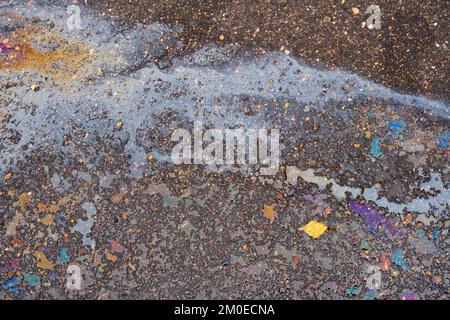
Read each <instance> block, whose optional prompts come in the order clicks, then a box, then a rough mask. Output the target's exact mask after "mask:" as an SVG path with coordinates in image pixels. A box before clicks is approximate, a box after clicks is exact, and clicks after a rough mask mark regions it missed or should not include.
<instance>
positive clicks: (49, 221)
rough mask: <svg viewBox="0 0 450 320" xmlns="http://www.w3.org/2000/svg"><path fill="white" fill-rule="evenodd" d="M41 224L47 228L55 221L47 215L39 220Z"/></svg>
mask: <svg viewBox="0 0 450 320" xmlns="http://www.w3.org/2000/svg"><path fill="white" fill-rule="evenodd" d="M41 223H42V224H44V225H46V226H49V225H51V224H54V223H55V221H54V220H53V217H52V215H50V214H48V215H46V216H45V217H44V218H42V219H41Z"/></svg>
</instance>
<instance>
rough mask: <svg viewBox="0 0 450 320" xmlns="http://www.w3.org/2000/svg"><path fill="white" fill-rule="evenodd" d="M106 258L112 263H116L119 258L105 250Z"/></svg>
mask: <svg viewBox="0 0 450 320" xmlns="http://www.w3.org/2000/svg"><path fill="white" fill-rule="evenodd" d="M105 257H106V259H108V260H109V261H112V262H115V261H116V260H117V256H115V255H113V254H111V253H110V252H109V250H108V249H105Z"/></svg>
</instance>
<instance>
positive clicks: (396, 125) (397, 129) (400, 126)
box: [388, 120, 406, 137]
mask: <svg viewBox="0 0 450 320" xmlns="http://www.w3.org/2000/svg"><path fill="white" fill-rule="evenodd" d="M388 127H389V129H390V130H391V132H392V135H393V136H394V137H396V136H398V135H399V134H400V133H401V132H402V131H403V130H404V129H405V127H406V126H405V123H404V122H403V121H402V120H397V121H391V122H389V125H388Z"/></svg>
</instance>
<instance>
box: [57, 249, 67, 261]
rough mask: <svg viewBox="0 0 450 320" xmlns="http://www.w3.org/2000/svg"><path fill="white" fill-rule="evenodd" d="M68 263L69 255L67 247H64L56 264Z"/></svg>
mask: <svg viewBox="0 0 450 320" xmlns="http://www.w3.org/2000/svg"><path fill="white" fill-rule="evenodd" d="M67 262H69V255H68V254H67V249H66V247H62V248H61V250H60V251H59V256H58V258H56V263H57V264H62V263H67Z"/></svg>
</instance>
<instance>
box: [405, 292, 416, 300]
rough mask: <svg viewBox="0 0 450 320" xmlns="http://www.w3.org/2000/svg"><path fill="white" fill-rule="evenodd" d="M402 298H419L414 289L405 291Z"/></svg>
mask: <svg viewBox="0 0 450 320" xmlns="http://www.w3.org/2000/svg"><path fill="white" fill-rule="evenodd" d="M402 300H417V296H416V293H415V292H413V291H405V292H403V296H402Z"/></svg>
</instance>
